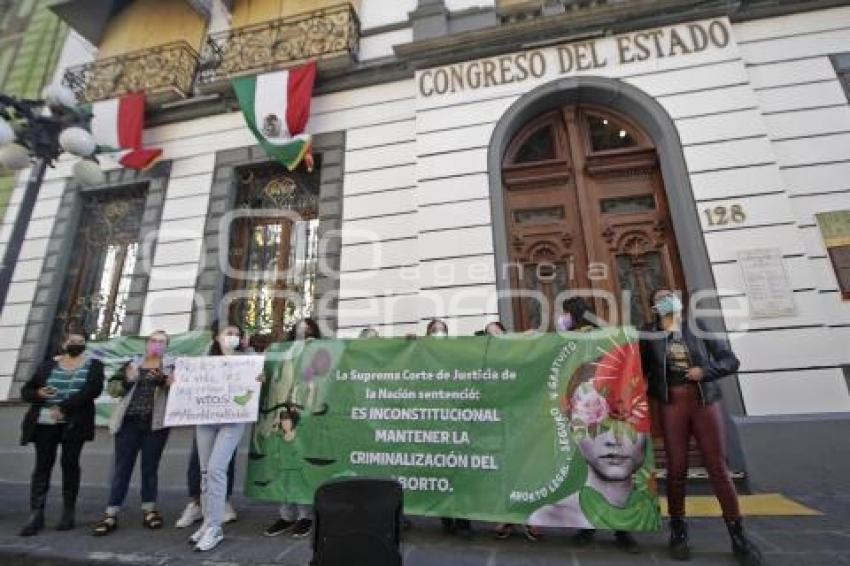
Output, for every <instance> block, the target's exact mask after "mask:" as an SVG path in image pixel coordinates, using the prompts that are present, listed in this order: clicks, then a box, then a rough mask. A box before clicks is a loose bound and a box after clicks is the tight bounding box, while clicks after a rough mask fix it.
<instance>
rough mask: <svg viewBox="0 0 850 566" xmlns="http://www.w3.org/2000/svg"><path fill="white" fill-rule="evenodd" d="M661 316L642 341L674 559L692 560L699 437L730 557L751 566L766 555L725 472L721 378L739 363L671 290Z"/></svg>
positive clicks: (660, 292)
mask: <svg viewBox="0 0 850 566" xmlns="http://www.w3.org/2000/svg"><path fill="white" fill-rule="evenodd" d="M652 302H653V305H654V306H653V309H654V310H655V312H656V314H657V317H656V320H655V323H654V324H653V325H652V327H651V328H648V329H646V330H645V331H644V333H643V335H642V337H641V357H642V359H643V368H644V373H645V374H646V377H647V380H648V382H649V383H648V391H649V394H650V396H652V397H654V398H655V399H657V400H658V401H659V402H660V403H661V420H662V423H661V424H662V428H663V433H664V448H665V451H666V453H667V500H668V508H669V512H670V553H671V555H672V556H673V558H676V559H678V560H688V559H689V558H690V547H689V546H688V526H687V523H686V522H685V484H686V481H687V472H688V444H689V442H690V438H691V435H693V436H695V437H696V440H697V444H698V446H699V451H700V454H701V455H702V459H703V462H705V467H706V471H707V472H708V475H709V478H710V479H711V484H712V487H713V488H714V494H715V496H716V497H717V499H718V500H719V501H720V506H721V508H722V510H723V519H724V520H725V521H726V526H727V528H728V529H729V536H730V537H731V539H732V552H733V553H734V554H735V555H736V556H737V557H738V558H739V559H741V561H742V562H743V563H745V564H747V565H753V566H754V565H758V564H761V553H760V552H759V550H758V548H756V546H755V545H754V544H753V543H752V542H751V541H750V540H749V539H748V538H747V537H746V535H745V534H744V530H743V527H742V526H741V512H740V510H739V508H738V494H737V493H736V491H735V485H734V484H733V483H732V478H731V476H730V475H729V470H728V468H727V467H726V446H725V439H724V425H723V413H722V410H721V407H720V403H718V402H717V401H718V400H719V399H720V387H719V386H718V384H717V383H716V381H717V380H718V379H721V378H723V377H726V376H727V375H729V374H732V373H734V372H735V371H737V369H738V366H739V365H740V362H739V361H738V358H736V357H735V354H734V353H732V350H730V349H729V346H728V345H727V344H726V342H725V341H724V340H718V339H717V338H716V337H714V336H711V335H709V333H708V332H707V331H705V330H703V329H702V327H701V326H700V325H699V324H698V322H697V321H696V320H693V319H690V318H689V319H687V320H685V319H683V316H682V302H681V301H680V300H679V297H678V296H676V294H675V293H674V292H673V291H671V290H670V289H665V288H661V289H656V290H655V291H654V292H653V293H652Z"/></svg>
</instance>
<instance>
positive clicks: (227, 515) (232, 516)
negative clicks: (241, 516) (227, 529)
mask: <svg viewBox="0 0 850 566" xmlns="http://www.w3.org/2000/svg"><path fill="white" fill-rule="evenodd" d="M236 519H237V516H236V509H234V508H233V504H232V503H230V501H228V502H227V503H225V504H224V516H223V517H222V519H221V522H222V523H223V524H225V525H226V524H227V523H232V522H233V521H235V520H236Z"/></svg>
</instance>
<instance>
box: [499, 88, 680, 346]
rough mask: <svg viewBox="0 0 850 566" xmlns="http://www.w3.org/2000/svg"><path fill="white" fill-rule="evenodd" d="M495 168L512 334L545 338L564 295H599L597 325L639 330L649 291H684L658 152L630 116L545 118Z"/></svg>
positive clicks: (567, 113) (516, 138)
mask: <svg viewBox="0 0 850 566" xmlns="http://www.w3.org/2000/svg"><path fill="white" fill-rule="evenodd" d="M501 170H502V182H503V187H504V203H503V205H504V212H505V226H506V236H507V238H506V239H507V250H506V251H507V260H508V262H507V264H506V265H507V269H506V275H507V277H506V279H507V281H509V282H510V286H511V289H512V290H519V291H521V293H520V294H518V295H519V296H516V297H515V298H513V299H512V304H511V310H512V315H513V325H514V328H515V329H516V330H527V329H532V328H533V329H537V328H541V327H542V328H543V329H544V330H552V329H553V321H554V317H555V316H556V315H557V314H558V313H559V312H560V305H559V304H557V303H558V302H560V301H556V297H558V296H559V294H562V293H563V292H565V291H566V292H569V293H574V292H577V293H586V294H589V293H594V294H597V295H600V294H602V293H604V294H605V295H606V296H607V297H610V299H603V298H597V299H596V300H595V301H594V302H595V304H596V309H597V312H598V313H599V314H600V316H601V317H602V318H603V319H605V320H611V321H615V322H616V323H618V324H623V323H628V324H632V325H634V326H641V325H643V324H644V323H646V322H648V321H650V320H651V318H652V312H651V310H650V309H651V305H650V293H651V290H652V289H653V288H655V287H657V286H659V285H668V286H670V287H671V288H674V289H681V290H685V289H687V287H686V285H685V281H684V277H683V270H682V266H681V261H680V256H679V251H678V246H677V244H676V237H675V234H674V233H673V226H672V222H671V220H670V210H669V207H668V203H667V197H666V192H665V188H664V181H663V178H662V174H661V170H660V167H659V160H658V155H657V152H656V148H655V145H654V143H653V141H652V139H651V137H650V136H649V135H648V134H647V133H646V132H645V131H644V130H643V129H642V128H640V126H639V125H638V124H636V123H635V122H633V121H632V120H630V119H629V118H628V117H627V116H625V115H623V114H621V113H618V112H616V111H613V110H611V109H609V108H605V107H602V106H597V105H593V104H567V105H564V106H560V107H558V108H555V109H553V110H548V111H546V112H544V113H542V114H540V115H538V116H536V117H534V118H532V119H530V120H528V121H527V122H526V123H525V124H524V125H521V126H519V127H518V128H517V129H516V132H515V133H514V135H513V137H512V138H511V140H510V141H509V143H508V144H507V148H506V151H505V152H504V155H503V159H502V163H501ZM507 281H506V282H507ZM562 296H563V295H562ZM544 309H546V310H547V311H548V312H543V310H544ZM612 310H616V311H617V312H611V311H612Z"/></svg>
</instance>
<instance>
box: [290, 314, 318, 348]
mask: <svg viewBox="0 0 850 566" xmlns="http://www.w3.org/2000/svg"><path fill="white" fill-rule="evenodd" d="M302 324H304V325H306V326H307V333H306V334H305V335H304V336H298V327H299V326H301V325H302ZM321 337H322V331H321V330H319V324H318V323H317V322H316V321H315V320H313V319H312V318H310V317H307V318H302V319H301V320H299V321H298V322H296V323H295V326H293V327H292V328H291V329H290V330H289V332H288V333H287V334H286V340H287V341H288V342H295V341H296V340H298V339H299V338H301V339H304V338H316V339H317V340H318V339H320V338H321Z"/></svg>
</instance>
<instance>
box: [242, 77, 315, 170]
mask: <svg viewBox="0 0 850 566" xmlns="http://www.w3.org/2000/svg"><path fill="white" fill-rule="evenodd" d="M315 80H316V63H314V62H311V63H307V64H306V65H302V66H300V67H295V68H292V69H286V70H283V71H275V72H272V73H266V74H264V75H257V76H253V77H240V78H236V79H233V90H234V91H235V92H236V97H237V98H238V100H239V107H240V108H241V109H242V113H243V114H244V115H245V122H247V124H248V127H249V128H250V129H251V131H252V132H253V133H254V135H255V136H256V137H257V141H259V142H260V145H261V146H262V147H263V149H265V150H266V153H268V154H269V156H271V157H273V158H274V159H276V160H277V161H279V162H280V163H282V164H283V165H284V166H285V167H286V168H287V169H289V170H290V171H292V170H293V169H295V168H296V167H297V166H298V164H299V163H300V162H301V160H302V159H303V158H304V157H305V156H307V155H308V153H309V152H310V144H311V136H310V134H307V133H305V132H304V128H305V127H306V126H307V120H308V119H309V118H310V100H311V99H312V97H313V83H314V82H315ZM308 165H309V162H308Z"/></svg>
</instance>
